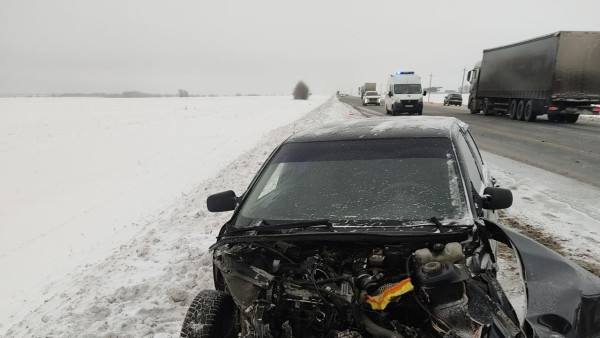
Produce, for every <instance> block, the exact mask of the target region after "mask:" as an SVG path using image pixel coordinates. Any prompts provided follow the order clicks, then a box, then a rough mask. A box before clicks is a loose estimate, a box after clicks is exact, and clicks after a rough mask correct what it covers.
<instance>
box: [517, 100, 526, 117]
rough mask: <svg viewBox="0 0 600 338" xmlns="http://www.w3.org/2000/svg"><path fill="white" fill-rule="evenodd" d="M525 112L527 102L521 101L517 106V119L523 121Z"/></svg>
mask: <svg viewBox="0 0 600 338" xmlns="http://www.w3.org/2000/svg"><path fill="white" fill-rule="evenodd" d="M524 112H525V101H523V100H521V101H519V104H518V105H517V115H516V119H517V120H519V121H523V120H524V118H525V116H524V114H523V113H524Z"/></svg>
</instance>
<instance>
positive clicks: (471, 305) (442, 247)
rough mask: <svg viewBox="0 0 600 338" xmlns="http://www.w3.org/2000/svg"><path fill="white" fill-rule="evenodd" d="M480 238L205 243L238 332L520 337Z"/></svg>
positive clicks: (257, 334) (247, 334) (260, 334)
mask: <svg viewBox="0 0 600 338" xmlns="http://www.w3.org/2000/svg"><path fill="white" fill-rule="evenodd" d="M493 257H494V256H493V254H492V252H491V248H490V245H489V242H487V241H479V240H473V238H470V240H469V241H465V242H463V243H459V242H446V243H444V242H433V241H432V242H428V243H422V242H420V243H410V242H409V243H403V244H394V245H389V244H374V243H360V242H336V243H332V242H318V241H314V242H310V243H309V242H305V241H303V242H284V241H278V242H260V243H253V242H251V241H249V242H248V243H238V244H224V245H221V246H218V247H217V248H216V249H215V251H214V264H215V282H216V284H217V288H218V289H221V290H223V291H225V292H226V293H229V294H230V295H231V296H232V297H233V299H234V301H235V304H236V305H237V308H238V311H237V316H238V319H239V320H237V321H236V322H237V323H239V325H241V327H239V328H238V330H239V331H238V332H241V336H242V337H469V338H471V337H495V336H503V337H521V336H523V334H522V332H521V330H520V329H519V324H518V320H517V319H516V315H515V313H514V310H513V309H512V307H511V306H510V304H509V302H508V300H507V298H506V296H505V295H504V293H503V291H502V289H501V287H500V285H499V284H498V282H497V280H496V279H495V274H496V270H497V265H496V264H495V262H494V258H493Z"/></svg>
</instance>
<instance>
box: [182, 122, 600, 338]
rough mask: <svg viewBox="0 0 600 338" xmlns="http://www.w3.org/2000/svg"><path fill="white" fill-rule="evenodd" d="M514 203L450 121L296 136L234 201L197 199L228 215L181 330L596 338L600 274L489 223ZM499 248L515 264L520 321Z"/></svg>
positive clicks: (342, 127) (228, 196)
mask: <svg viewBox="0 0 600 338" xmlns="http://www.w3.org/2000/svg"><path fill="white" fill-rule="evenodd" d="M511 204H512V194H511V192H510V191H509V190H506V189H502V188H499V187H497V186H496V185H495V181H494V180H493V179H492V178H491V177H490V176H489V174H488V172H487V169H486V166H485V164H484V162H483V160H482V159H481V156H480V154H479V151H478V150H477V147H476V145H475V142H474V141H473V139H472V137H471V135H470V134H469V132H468V126H467V125H466V124H464V123H462V122H460V121H459V120H457V119H454V118H443V117H415V118H408V119H403V120H396V119H392V120H391V119H387V118H382V119H376V118H372V119H360V120H350V121H346V122H337V123H331V124H327V125H323V126H320V127H317V128H313V129H309V130H306V131H304V132H301V133H298V134H296V135H293V136H292V137H290V138H289V139H287V140H286V141H285V142H283V144H281V145H280V146H279V147H278V148H277V149H276V150H275V151H274V152H273V153H272V154H271V155H270V156H269V158H268V160H267V161H266V162H265V164H264V165H263V166H262V168H261V169H260V170H259V172H258V174H257V175H256V177H255V178H254V179H253V181H252V182H251V183H250V185H249V187H248V189H247V191H246V192H245V193H243V194H242V195H241V196H236V194H235V193H234V192H233V191H226V192H222V193H218V194H215V195H211V196H209V198H208V200H207V205H208V209H209V210H210V211H213V212H223V211H234V212H233V215H232V217H231V219H230V220H229V221H228V222H227V223H226V224H224V225H223V227H222V229H221V231H220V233H219V236H218V238H217V242H216V243H215V244H214V245H213V246H212V247H211V248H210V249H211V250H212V253H213V272H214V283H215V290H204V291H201V292H200V293H199V294H198V295H197V296H196V298H195V299H194V301H193V302H192V304H191V306H190V308H189V310H188V312H187V314H186V317H185V320H184V323H183V327H182V331H181V337H340V338H341V337H414V338H416V337H468V338H471V337H600V335H599V332H600V282H599V280H598V278H597V277H595V276H593V275H591V274H590V273H588V272H587V271H585V270H583V269H581V268H579V267H578V266H577V265H575V264H573V263H571V262H569V261H568V260H566V259H564V258H562V257H561V256H559V255H557V254H555V253H554V252H552V251H550V250H548V249H546V248H545V247H543V246H541V245H539V244H537V243H536V242H534V241H532V240H530V239H528V238H526V237H524V236H522V235H519V234H517V233H514V232H511V231H509V230H507V229H505V228H503V227H501V226H499V225H497V224H496V222H497V214H496V210H498V209H504V208H508V207H510V205H511ZM498 242H502V243H504V244H506V245H508V246H509V247H512V248H513V249H514V250H515V253H516V256H517V257H518V258H519V260H520V262H521V266H522V270H523V276H524V282H525V285H526V292H527V306H526V314H525V318H524V320H522V321H521V322H520V321H519V319H518V318H517V315H516V312H515V310H514V309H513V307H512V305H511V303H510V302H509V300H508V298H507V297H506V295H505V293H504V291H503V290H502V287H501V286H500V283H499V282H498V280H497V279H496V275H497V272H498V269H499V266H498V264H497V258H496V247H497V243H498Z"/></svg>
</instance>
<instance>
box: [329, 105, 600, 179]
mask: <svg viewBox="0 0 600 338" xmlns="http://www.w3.org/2000/svg"><path fill="white" fill-rule="evenodd" d="M340 100H341V101H342V102H345V103H348V104H351V105H352V106H354V107H357V108H359V110H361V111H362V112H363V114H364V115H365V116H367V117H375V116H386V114H385V108H384V106H383V105H381V106H368V107H363V106H362V104H361V101H360V98H358V97H354V96H345V97H341V98H340ZM363 108H366V109H363ZM423 115H429V116H452V117H456V118H458V119H460V120H462V121H464V122H466V123H468V124H469V130H470V131H471V134H472V135H473V137H474V138H475V141H476V142H477V145H478V146H479V148H480V149H482V150H485V151H488V152H490V153H494V154H497V155H501V156H504V157H508V158H511V159H513V160H516V161H519V162H522V163H527V164H529V165H532V166H535V167H538V168H542V169H545V170H548V171H551V172H554V173H557V174H560V175H563V176H567V177H570V178H573V179H575V180H578V181H580V182H584V183H588V184H591V185H593V186H596V187H599V188H600V124H596V123H586V122H581V121H578V122H576V123H555V122H550V121H548V120H546V118H545V116H542V117H541V118H539V119H538V120H536V121H535V122H524V121H515V120H511V119H509V118H508V117H507V116H484V115H482V114H476V115H473V114H471V113H470V112H469V110H467V108H466V107H465V106H463V107H455V106H451V107H447V106H443V105H441V104H426V105H425V107H424V108H423ZM404 116H406V115H400V116H396V118H403V117H404Z"/></svg>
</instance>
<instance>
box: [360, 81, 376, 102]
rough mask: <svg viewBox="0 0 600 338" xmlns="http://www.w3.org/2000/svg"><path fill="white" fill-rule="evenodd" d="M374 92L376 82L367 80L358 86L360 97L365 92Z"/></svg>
mask: <svg viewBox="0 0 600 338" xmlns="http://www.w3.org/2000/svg"><path fill="white" fill-rule="evenodd" d="M371 91H373V92H376V91H377V84H376V83H374V82H367V83H365V84H364V85H363V86H361V87H360V98H361V99H362V98H363V97H364V96H365V93H366V92H371Z"/></svg>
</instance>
